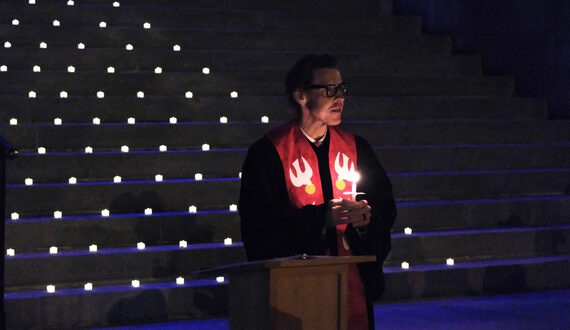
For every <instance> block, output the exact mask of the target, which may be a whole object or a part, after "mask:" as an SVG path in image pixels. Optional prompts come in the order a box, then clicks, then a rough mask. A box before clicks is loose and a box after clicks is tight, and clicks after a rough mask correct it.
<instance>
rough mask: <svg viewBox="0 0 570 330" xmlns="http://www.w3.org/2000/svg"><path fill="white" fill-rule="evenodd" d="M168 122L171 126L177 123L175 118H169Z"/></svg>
mask: <svg viewBox="0 0 570 330" xmlns="http://www.w3.org/2000/svg"><path fill="white" fill-rule="evenodd" d="M169 122H170V123H171V124H176V123H177V122H178V118H176V117H170V119H169Z"/></svg>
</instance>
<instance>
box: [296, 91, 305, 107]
mask: <svg viewBox="0 0 570 330" xmlns="http://www.w3.org/2000/svg"><path fill="white" fill-rule="evenodd" d="M293 97H294V98H295V101H297V103H299V104H300V105H301V106H302V105H304V104H305V103H306V102H307V98H306V97H305V92H304V91H303V90H302V89H300V88H298V89H296V90H295V91H294V92H293Z"/></svg>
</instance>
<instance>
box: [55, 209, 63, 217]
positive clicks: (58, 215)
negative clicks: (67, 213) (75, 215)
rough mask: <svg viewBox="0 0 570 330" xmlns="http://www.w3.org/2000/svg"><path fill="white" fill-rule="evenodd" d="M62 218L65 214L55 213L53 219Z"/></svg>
mask: <svg viewBox="0 0 570 330" xmlns="http://www.w3.org/2000/svg"><path fill="white" fill-rule="evenodd" d="M62 216H63V213H61V211H55V212H53V217H54V218H56V219H61V217H62Z"/></svg>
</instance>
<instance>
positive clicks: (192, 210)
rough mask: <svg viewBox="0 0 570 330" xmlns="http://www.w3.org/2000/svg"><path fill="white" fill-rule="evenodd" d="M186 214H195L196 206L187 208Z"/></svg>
mask: <svg viewBox="0 0 570 330" xmlns="http://www.w3.org/2000/svg"><path fill="white" fill-rule="evenodd" d="M188 212H189V213H196V212H198V208H197V207H196V205H190V207H188Z"/></svg>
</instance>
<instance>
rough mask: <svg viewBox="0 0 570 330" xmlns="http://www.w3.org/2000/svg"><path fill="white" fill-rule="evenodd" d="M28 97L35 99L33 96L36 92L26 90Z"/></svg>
mask: <svg viewBox="0 0 570 330" xmlns="http://www.w3.org/2000/svg"><path fill="white" fill-rule="evenodd" d="M28 97H29V98H31V99H35V98H36V92H34V91H29V92H28Z"/></svg>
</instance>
